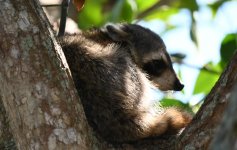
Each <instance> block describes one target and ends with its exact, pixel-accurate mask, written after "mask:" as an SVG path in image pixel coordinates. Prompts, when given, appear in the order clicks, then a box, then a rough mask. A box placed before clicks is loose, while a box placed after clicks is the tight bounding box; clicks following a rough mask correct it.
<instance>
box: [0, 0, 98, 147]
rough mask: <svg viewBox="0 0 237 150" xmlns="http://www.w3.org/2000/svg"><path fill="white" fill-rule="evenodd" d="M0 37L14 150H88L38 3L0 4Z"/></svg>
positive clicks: (0, 68) (0, 77)
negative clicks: (14, 143)
mask: <svg viewBox="0 0 237 150" xmlns="http://www.w3.org/2000/svg"><path fill="white" fill-rule="evenodd" d="M0 36H1V38H0V86H1V88H0V95H1V99H2V102H3V105H4V108H5V110H6V113H7V116H8V117H9V121H10V122H9V123H10V127H11V132H12V134H13V137H14V139H15V142H16V145H17V148H18V149H23V150H25V149H43V150H45V149H50V150H53V149H55V150H59V149H62V150H64V149H85V150H86V149H92V147H93V146H94V145H96V139H95V138H94V137H93V134H92V133H91V131H90V129H89V126H88V125H87V122H86V119H85V115H84V112H83V108H82V106H81V104H80V101H78V99H79V97H78V95H77V92H76V90H75V87H74V84H73V81H72V78H71V75H70V71H69V68H68V66H67V64H66V61H65V58H64V57H62V56H64V55H61V54H62V50H61V49H60V46H59V45H58V44H57V43H56V40H55V38H54V35H53V32H52V30H51V29H50V25H49V24H48V22H47V19H46V17H45V15H44V13H43V11H42V8H40V6H39V4H38V1H32V0H1V1H0ZM59 54H60V55H59ZM91 141H93V142H94V143H91Z"/></svg>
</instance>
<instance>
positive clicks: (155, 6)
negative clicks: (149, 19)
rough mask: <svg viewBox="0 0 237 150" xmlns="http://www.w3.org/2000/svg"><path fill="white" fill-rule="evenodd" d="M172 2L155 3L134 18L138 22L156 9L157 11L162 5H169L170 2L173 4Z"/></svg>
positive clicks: (168, 0) (161, 1)
mask: <svg viewBox="0 0 237 150" xmlns="http://www.w3.org/2000/svg"><path fill="white" fill-rule="evenodd" d="M173 1H174V0H160V1H158V2H156V3H155V4H154V5H152V6H151V7H149V8H147V9H146V10H144V11H143V12H141V13H140V14H138V15H137V17H136V18H137V19H138V20H140V19H142V18H144V17H146V16H148V15H149V14H150V13H151V12H153V11H154V10H156V9H158V8H159V7H161V6H163V5H170V4H171V2H173Z"/></svg>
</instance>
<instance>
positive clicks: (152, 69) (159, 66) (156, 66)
mask: <svg viewBox="0 0 237 150" xmlns="http://www.w3.org/2000/svg"><path fill="white" fill-rule="evenodd" d="M165 68H167V64H166V63H165V62H164V61H163V60H152V61H149V62H147V63H145V64H144V65H143V67H142V69H143V70H144V71H145V72H146V73H148V74H150V75H153V76H158V75H160V74H161V73H162V72H163V71H164V70H165Z"/></svg>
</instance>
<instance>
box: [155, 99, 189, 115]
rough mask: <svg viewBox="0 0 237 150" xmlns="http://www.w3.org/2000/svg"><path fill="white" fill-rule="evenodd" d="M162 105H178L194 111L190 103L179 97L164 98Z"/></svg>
mask: <svg viewBox="0 0 237 150" xmlns="http://www.w3.org/2000/svg"><path fill="white" fill-rule="evenodd" d="M160 105H161V106H162V107H177V108H181V109H185V110H187V111H189V112H192V109H191V107H190V106H189V104H186V103H183V102H181V101H180V100H177V99H170V98H164V99H162V100H161V101H160Z"/></svg>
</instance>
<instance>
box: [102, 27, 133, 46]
mask: <svg viewBox="0 0 237 150" xmlns="http://www.w3.org/2000/svg"><path fill="white" fill-rule="evenodd" d="M125 29H126V25H124V24H107V25H105V27H104V31H105V32H106V33H107V34H108V35H109V37H111V38H112V39H113V40H114V41H118V42H120V41H128V39H129V33H127V32H126V31H125Z"/></svg>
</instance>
